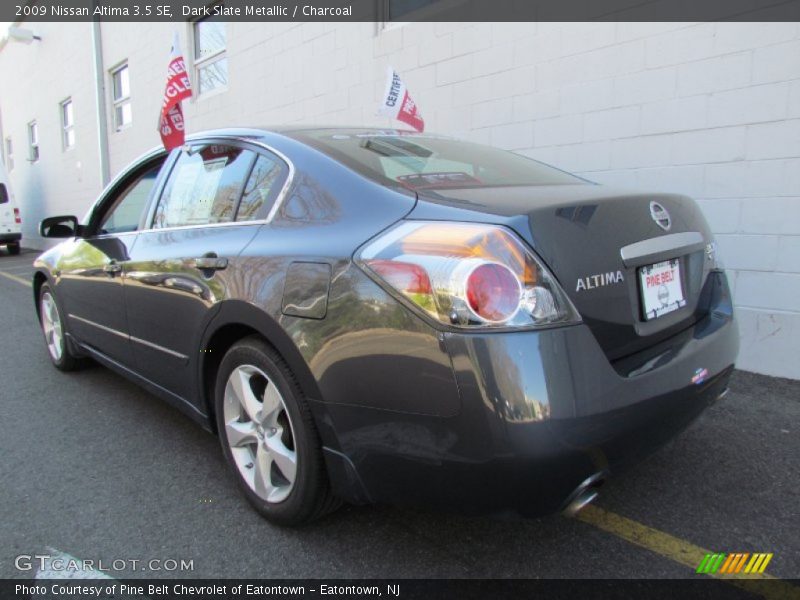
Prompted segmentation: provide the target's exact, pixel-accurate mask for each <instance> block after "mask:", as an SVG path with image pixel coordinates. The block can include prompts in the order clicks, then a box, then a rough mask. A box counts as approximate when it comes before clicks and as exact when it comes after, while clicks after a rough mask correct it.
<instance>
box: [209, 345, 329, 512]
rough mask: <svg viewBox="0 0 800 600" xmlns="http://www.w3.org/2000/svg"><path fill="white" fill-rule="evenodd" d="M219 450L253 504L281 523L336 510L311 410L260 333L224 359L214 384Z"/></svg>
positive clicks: (297, 385)
mask: <svg viewBox="0 0 800 600" xmlns="http://www.w3.org/2000/svg"><path fill="white" fill-rule="evenodd" d="M215 392H216V393H215V408H216V420H217V428H218V431H219V437H220V441H221V443H222V451H223V453H224V455H225V458H226V459H227V462H228V464H229V465H230V467H231V469H232V470H233V472H234V475H235V477H236V480H237V483H238V484H239V487H240V488H242V490H243V492H244V494H245V496H246V497H247V499H248V501H249V502H250V504H252V505H253V507H255V509H256V510H257V511H258V512H259V513H261V514H262V515H263V516H264V517H266V518H267V519H268V520H269V521H272V522H273V523H276V524H280V525H299V524H301V523H305V522H308V521H311V520H313V519H315V518H317V517H320V516H322V515H323V514H325V513H327V512H329V511H331V510H333V509H334V508H336V507H337V506H338V504H339V501H338V500H337V499H336V498H335V497H334V496H333V495H332V494H331V490H330V483H329V481H328V476H327V473H326V470H325V464H324V460H323V457H322V449H321V445H320V441H319V436H318V434H317V430H316V427H315V425H314V420H313V418H312V415H311V411H310V409H309V407H308V404H307V403H306V400H305V397H304V395H303V393H302V390H301V389H300V386H299V384H298V383H297V381H296V379H295V378H294V376H293V374H292V372H291V370H290V369H289V367H288V365H287V364H286V363H285V362H284V361H283V359H282V358H281V357H280V356H279V355H278V354H277V352H275V350H274V349H272V348H271V347H270V346H269V345H268V344H266V343H265V342H264V340H262V339H261V338H259V337H249V338H246V339H244V340H242V341H240V342H238V343H236V344H235V345H234V346H233V347H232V348H231V349H230V350H229V351H228V353H227V354H226V355H225V357H224V358H223V359H222V363H221V364H220V368H219V372H218V375H217V382H216V390H215Z"/></svg>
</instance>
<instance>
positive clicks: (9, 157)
mask: <svg viewBox="0 0 800 600" xmlns="http://www.w3.org/2000/svg"><path fill="white" fill-rule="evenodd" d="M3 153H4V155H5V159H6V160H5V163H6V170H7V171H8V172H9V173H11V171H13V170H14V142H13V141H12V140H11V136H10V135H7V136H6V137H5V139H4V140H3Z"/></svg>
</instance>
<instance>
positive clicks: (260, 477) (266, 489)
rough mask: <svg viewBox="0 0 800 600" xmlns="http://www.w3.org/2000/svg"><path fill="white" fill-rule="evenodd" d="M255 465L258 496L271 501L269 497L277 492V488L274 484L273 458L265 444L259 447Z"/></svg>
mask: <svg viewBox="0 0 800 600" xmlns="http://www.w3.org/2000/svg"><path fill="white" fill-rule="evenodd" d="M255 463H256V464H255V468H256V472H255V474H254V475H255V477H254V479H255V481H254V484H255V488H256V490H255V491H256V494H258V495H259V496H261V497H262V498H264V499H266V500H269V497H270V496H271V495H272V493H273V492H274V491H275V486H274V485H273V484H272V456H271V455H270V453H269V452H267V449H266V448H265V447H264V445H263V444H259V445H258V450H257V451H256V456H255Z"/></svg>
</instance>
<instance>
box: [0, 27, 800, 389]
mask: <svg viewBox="0 0 800 600" xmlns="http://www.w3.org/2000/svg"><path fill="white" fill-rule="evenodd" d="M88 28H89V26H88V25H86V24H78V25H74V26H73V25H60V26H58V28H57V29H56V28H52V29H51V28H48V29H47V30H45V28H44V26H42V34H43V37H45V40H44V41H43V42H41V44H37V43H34V44H32V45H31V46H25V47H23V46H19V45H13V44H9V45H8V46H7V47H6V48H5V49H4V50H3V51H2V52H0V82H2V87H3V93H2V96H1V97H0V110H2V116H3V124H4V129H5V131H4V135H8V133H11V134H12V135H13V137H14V138H15V144H16V147H17V155H18V158H17V164H18V165H19V164H20V161H19V157H20V149H21V148H22V147H23V145H24V143H23V142H24V139H25V138H24V133H25V131H24V128H25V123H26V122H27V121H28V120H30V119H31V118H33V117H38V118H39V119H40V123H41V126H40V127H41V137H42V138H43V140H42V155H43V159H42V161H41V163H40V164H38V165H34V166H33V167H27V166H22V167H20V168H18V169H17V170H16V171H15V172H14V173H13V174H12V182H13V183H14V184H15V186H16V188H17V195H18V197H20V198H24V199H25V200H24V204H23V218H24V219H25V222H26V234H30V233H31V232H32V230H31V225H30V224H32V223H33V222H34V221H37V220H38V219H39V218H40V217H41V215H42V214H43V212H42V211H43V210H44V209H45V208H46V209H47V210H48V211H49V212H55V211H56V210H57V211H58V212H63V211H64V210H65V209H67V208H70V209H71V212H79V213H80V212H82V211H83V209H84V208H85V206H86V204H88V201H89V198H90V197H91V196H93V195H94V193H95V192H96V191H97V189H98V181H99V180H98V176H97V173H96V170H97V169H96V167H95V165H94V163H93V159H95V158H96V156H97V152H96V150H95V147H96V143H95V142H94V139H93V136H92V134H91V133H90V131H92V128H93V123H94V118H93V114H94V102H93V96H92V91H91V82H92V71H91V64H92V63H91V60H90V56H89V54H88V53H89V51H90V42H89V41H88ZM174 28H175V26H174V25H170V24H159V23H155V24H147V25H144V24H141V25H126V24H117V23H104V24H103V44H104V61H105V64H106V67H109V68H110V67H112V66H113V65H115V64H117V63H118V62H120V61H121V60H125V59H127V60H128V62H129V65H130V69H131V71H130V72H131V84H132V102H133V114H134V117H133V119H134V123H133V127H131V128H129V129H126V130H124V131H122V132H113V128H111V133H110V136H109V137H110V150H111V170H112V172H115V171H117V170H119V169H120V168H121V167H123V166H124V165H125V164H127V163H128V162H129V161H130V160H131V159H132V158H134V157H135V156H136V155H138V154H140V153H141V152H143V151H144V150H146V149H147V148H149V147H152V146H155V145H157V144H158V143H159V138H158V135H157V132H156V127H155V125H156V119H157V114H158V110H159V105H160V101H161V94H162V92H163V85H164V78H165V68H166V61H167V58H166V57H167V53H168V50H169V45H170V40H171V33H172V31H173V29H174ZM178 29H179V32H180V34H181V37H182V40H183V43H184V50H185V55H186V56H187V57H189V56H190V55H191V52H190V51H189V49H188V48H189V47H188V42H189V41H190V30H189V27H188V25H179V26H178ZM227 35H228V57H229V63H230V67H229V68H230V75H229V86H228V90H227V91H224V92H221V93H214V94H212V95H209V96H208V97H201V98H197V99H194V100H192V101H191V102H189V103H186V104H185V106H184V111H185V114H186V118H187V122H188V127H189V130H190V131H196V130H201V129H206V128H209V127H216V126H226V125H260V124H267V125H268V124H284V123H331V124H362V125H381V126H385V125H389V124H390V123H389V122H388V121H387V120H385V119H381V118H378V117H376V116H374V112H375V105H376V102H377V99H378V97H379V95H380V93H381V91H382V89H383V86H384V77H385V69H386V65H389V64H390V65H392V66H394V67H395V68H396V69H397V70H399V71H400V72H401V74H402V76H403V78H404V79H405V80H406V82H407V84H408V86H409V88H410V90H411V92H412V94H413V96H414V98H415V99H416V100H417V102H418V103H419V105H420V107H421V109H422V112H423V115H424V116H425V119H426V123H427V125H428V128H429V129H430V130H432V131H438V132H442V133H447V134H452V135H456V136H461V137H466V138H469V139H473V140H476V141H482V142H487V143H491V144H494V145H497V146H500V147H503V148H508V149H513V150H516V151H519V152H522V153H523V154H527V155H530V156H533V157H535V158H538V159H541V160H545V161H547V162H552V163H554V164H556V165H558V166H561V167H563V168H566V169H568V170H572V171H575V172H577V173H580V174H581V175H584V176H586V177H588V178H590V179H593V180H596V181H599V182H603V183H609V184H614V185H621V186H627V187H637V188H644V189H652V190H667V191H678V192H684V193H687V194H690V195H692V196H694V197H695V198H697V199H698V201H699V202H700V204H701V205H702V207H703V209H704V210H705V212H706V215H707V216H708V218H709V221H710V223H711V226H712V228H713V230H714V231H715V233H716V234H717V239H718V241H719V245H720V248H721V255H722V257H723V259H724V261H725V263H726V266H727V267H728V269H729V273H730V277H731V282H732V285H733V286H734V294H735V298H736V303H737V306H738V315H739V324H740V328H741V332H742V354H741V359H740V366H741V367H742V368H745V369H749V370H753V371H758V372H762V373H767V374H771V375H782V376H787V377H794V378H800V360H798V359H800V342H798V341H797V340H798V338H799V337H800V300H799V299H798V298H800V24H797V23H785V24H780V23H772V24H771V23H764V24H748V23H704V24H693V23H592V24H583V23H567V24H564V23H561V24H559V23H538V24H537V23H518V24H514V23H479V24H471V23H438V24H435V23H413V24H406V25H392V26H389V27H388V28H386V29H384V28H382V27H380V26H378V25H376V24H373V23H356V24H343V25H333V24H323V23H308V24H300V25H297V24H270V23H235V24H233V23H232V24H228V29H227ZM84 46H85V47H84ZM34 56H35V57H36V58H33V57H34ZM34 61H37V62H34ZM14 81H19V84H18V85H15V86H13V91H12V92H7V91H6V90H8V89H9V88H8V83H9V82H14ZM34 87H38V88H39V89H42V88H43V89H45V90H46V94H41V95H40V96H37V97H36V98H32V96H34V93H33V89H34ZM70 94H72V95H73V97H74V98H75V100H76V105H75V106H76V115H77V117H76V118H77V119H78V121H77V123H76V127H77V132H78V148H76V149H75V150H73V151H70V152H66V153H61V152H60V145H59V144H60V142H59V137H58V131H57V129H56V130H55V131H52V132H50V131H49V128H50V127H51V126H52V127H57V117H58V111H57V108H58V101H59V100H61V99H63V97H65V96H67V95H70ZM79 101H80V102H79ZM78 157H80V161H78ZM77 162H80V163H81V164H82V167H81V168H77V167H76V166H75V164H76V163H77ZM45 173H46V177H45ZM30 242H31V243H36V240H35V238H30Z"/></svg>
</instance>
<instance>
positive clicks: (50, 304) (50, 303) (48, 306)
mask: <svg viewBox="0 0 800 600" xmlns="http://www.w3.org/2000/svg"><path fill="white" fill-rule="evenodd" d="M54 308H55V305H54V302H53V301H52V300H51V299H50V297H48V298H47V300H45V310H47V318H48V319H50V322H51V323H54V322H55V320H56V319H57V318H58V317H57V316H56V315H55V314H54V313H55V311H54V310H53V309H54Z"/></svg>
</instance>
